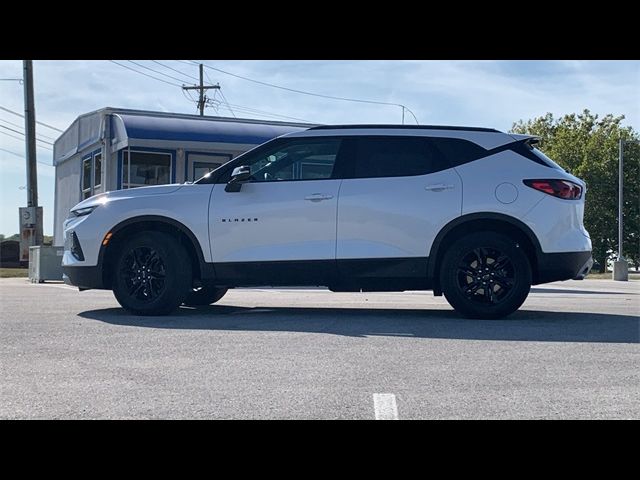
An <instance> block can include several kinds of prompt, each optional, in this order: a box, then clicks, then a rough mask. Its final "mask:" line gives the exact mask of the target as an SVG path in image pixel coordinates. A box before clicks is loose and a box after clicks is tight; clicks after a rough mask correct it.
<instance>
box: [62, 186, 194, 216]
mask: <svg viewBox="0 0 640 480" xmlns="http://www.w3.org/2000/svg"><path fill="white" fill-rule="evenodd" d="M180 187H184V184H180V183H173V184H170V185H153V186H150V187H138V188H129V189H126V190H114V191H113V192H106V193H100V194H98V195H94V196H93V197H89V198H87V199H86V200H83V201H81V202H80V203H78V204H77V205H76V206H74V207H73V208H72V209H71V210H78V209H80V208H85V207H92V206H94V205H103V204H105V203H107V202H108V201H110V200H115V199H119V198H136V197H146V196H149V195H164V194H167V193H172V192H175V191H176V190H178V189H180Z"/></svg>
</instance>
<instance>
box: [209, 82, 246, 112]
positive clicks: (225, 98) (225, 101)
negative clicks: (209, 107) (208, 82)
mask: <svg viewBox="0 0 640 480" xmlns="http://www.w3.org/2000/svg"><path fill="white" fill-rule="evenodd" d="M207 77H208V75H207ZM220 96H221V97H222V99H223V100H224V103H226V104H227V107H229V110H230V111H231V114H232V115H233V118H238V117H236V114H235V112H234V111H233V110H231V105H229V102H227V97H225V96H224V93H222V89H220Z"/></svg>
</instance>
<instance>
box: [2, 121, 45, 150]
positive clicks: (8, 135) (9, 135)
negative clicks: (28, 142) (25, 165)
mask: <svg viewBox="0 0 640 480" xmlns="http://www.w3.org/2000/svg"><path fill="white" fill-rule="evenodd" d="M1 126H2V125H0V127H1ZM0 133H2V134H4V135H6V136H7V137H11V138H15V139H16V140H20V141H21V142H24V138H20V137H16V136H15V135H11V134H10V133H7V132H3V131H0ZM21 135H24V134H23V133H22V134H21ZM36 147H37V148H42V149H44V150H49V151H50V152H53V148H49V147H45V146H43V145H36Z"/></svg>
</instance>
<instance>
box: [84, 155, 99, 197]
mask: <svg viewBox="0 0 640 480" xmlns="http://www.w3.org/2000/svg"><path fill="white" fill-rule="evenodd" d="M92 180H93V183H91V181H92ZM101 186H102V153H95V154H94V155H93V156H91V157H87V158H85V159H83V160H82V200H84V199H85V198H89V197H91V196H92V195H95V194H97V193H100V190H101V188H100V187H101Z"/></svg>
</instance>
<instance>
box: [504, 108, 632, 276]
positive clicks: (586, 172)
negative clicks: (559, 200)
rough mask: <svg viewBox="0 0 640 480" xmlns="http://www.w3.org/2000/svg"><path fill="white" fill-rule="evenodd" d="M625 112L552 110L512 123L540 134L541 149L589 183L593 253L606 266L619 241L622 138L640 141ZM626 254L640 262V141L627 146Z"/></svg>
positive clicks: (588, 220) (587, 213) (587, 219)
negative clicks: (564, 112)
mask: <svg viewBox="0 0 640 480" xmlns="http://www.w3.org/2000/svg"><path fill="white" fill-rule="evenodd" d="M623 119H624V116H623V115H621V116H619V117H614V116H613V115H611V114H609V115H605V116H604V117H602V118H601V119H599V117H598V115H596V114H592V113H591V112H590V111H589V110H584V111H583V112H582V113H581V114H573V113H572V114H569V115H564V116H563V117H561V118H558V119H555V118H554V117H553V115H552V114H551V113H547V114H546V115H545V116H543V117H538V118H534V119H532V120H528V121H526V122H524V121H522V120H520V121H518V122H516V123H514V124H513V127H512V132H513V133H523V134H529V135H538V136H540V137H541V138H542V142H541V144H540V149H541V150H542V151H543V152H544V153H545V154H547V155H548V156H549V157H551V158H552V159H553V160H555V161H556V162H557V163H558V164H559V165H560V166H562V167H563V168H565V169H566V170H568V171H569V172H570V173H572V174H574V175H576V176H577V177H580V178H581V179H583V180H584V181H585V182H586V183H587V195H586V207H585V216H584V223H585V226H586V228H587V230H588V231H589V234H590V235H591V241H592V243H593V256H594V258H595V259H596V260H597V261H598V262H599V263H600V265H601V268H605V266H606V264H607V262H606V261H607V260H608V259H610V258H612V257H613V256H614V255H615V252H617V246H618V140H619V139H620V138H623V139H624V140H626V141H630V140H638V133H637V132H635V131H634V130H633V128H631V127H623V126H622V125H621V122H622V120H623ZM624 160H625V164H624V243H623V254H624V255H625V257H626V258H627V259H629V260H631V261H633V262H634V263H635V264H636V265H637V264H638V263H640V184H639V181H638V179H639V178H640V146H639V145H638V144H629V143H628V144H626V145H625V150H624Z"/></svg>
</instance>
